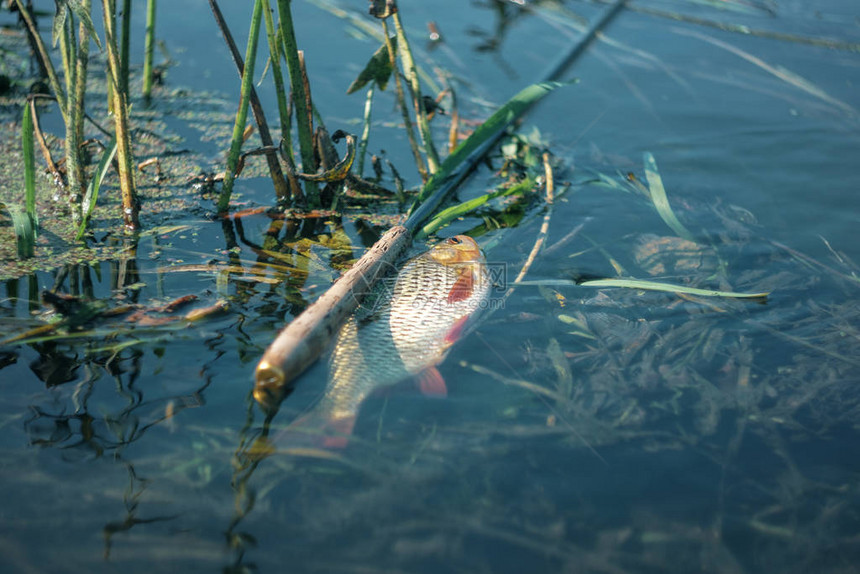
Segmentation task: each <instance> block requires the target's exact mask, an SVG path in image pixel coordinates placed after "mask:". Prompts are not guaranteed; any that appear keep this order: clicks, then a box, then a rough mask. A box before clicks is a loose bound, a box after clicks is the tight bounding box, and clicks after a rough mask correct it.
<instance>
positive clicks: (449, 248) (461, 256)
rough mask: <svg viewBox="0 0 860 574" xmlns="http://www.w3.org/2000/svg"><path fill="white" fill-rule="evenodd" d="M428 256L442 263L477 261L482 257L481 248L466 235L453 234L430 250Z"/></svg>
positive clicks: (453, 263) (454, 263)
mask: <svg viewBox="0 0 860 574" xmlns="http://www.w3.org/2000/svg"><path fill="white" fill-rule="evenodd" d="M430 258H431V259H433V261H435V262H436V263H441V264H442V265H456V264H458V263H478V262H481V261H482V260H483V258H484V255H483V253H481V248H480V247H478V244H477V243H476V242H475V240H474V239H472V238H471V237H469V236H468V235H455V236H454V237H449V238H448V239H446V240H445V241H443V242H442V243H439V244H438V245H436V246H435V247H433V249H431V250H430Z"/></svg>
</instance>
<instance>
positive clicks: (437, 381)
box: [418, 367, 448, 398]
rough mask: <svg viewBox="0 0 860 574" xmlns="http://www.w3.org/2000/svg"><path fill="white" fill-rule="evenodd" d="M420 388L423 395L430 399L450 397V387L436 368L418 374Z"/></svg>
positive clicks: (429, 368)
mask: <svg viewBox="0 0 860 574" xmlns="http://www.w3.org/2000/svg"><path fill="white" fill-rule="evenodd" d="M418 388H419V389H420V390H421V394H423V395H425V396H428V397H440V398H444V397H447V396H448V387H447V386H446V385H445V379H443V378H442V375H441V374H440V373H439V369H437V368H436V367H428V368H426V369H424V370H423V371H421V372H420V373H418Z"/></svg>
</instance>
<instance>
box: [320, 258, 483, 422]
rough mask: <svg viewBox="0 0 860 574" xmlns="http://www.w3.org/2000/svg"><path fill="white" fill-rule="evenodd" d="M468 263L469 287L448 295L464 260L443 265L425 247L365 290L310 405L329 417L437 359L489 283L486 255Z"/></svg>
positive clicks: (353, 411)
mask: <svg viewBox="0 0 860 574" xmlns="http://www.w3.org/2000/svg"><path fill="white" fill-rule="evenodd" d="M478 263H479V265H474V264H471V269H472V272H473V273H475V274H476V275H477V276H476V277H475V278H474V285H473V290H472V293H471V295H470V296H469V297H467V298H466V299H463V300H462V301H457V302H453V303H448V295H449V293H450V292H451V289H452V288H453V286H454V284H455V283H456V281H457V279H458V278H459V277H460V274H461V272H462V269H463V266H461V265H442V264H440V263H437V262H436V261H434V260H433V259H432V258H431V257H430V256H429V252H428V253H424V254H421V255H418V256H417V257H414V258H412V259H410V260H409V261H408V262H407V263H406V264H405V265H404V266H403V268H402V270H401V271H400V273H398V274H397V275H396V276H395V277H392V278H389V279H388V280H383V281H382V282H381V283H380V284H379V286H378V287H377V288H376V289H375V290H374V291H375V292H373V293H370V294H368V298H366V299H365V304H364V305H363V309H362V310H360V312H358V313H356V315H355V316H353V317H351V318H350V319H349V320H348V321H347V323H346V324H344V326H343V327H342V328H341V330H340V331H339V332H338V335H337V338H336V340H335V346H334V349H333V351H332V354H331V358H330V361H329V374H330V380H329V384H328V387H327V388H326V391H325V395H324V396H323V397H322V399H321V400H320V403H319V404H317V406H316V407H315V408H314V411H316V413H317V414H323V413H325V415H326V416H328V417H331V418H335V419H336V418H341V417H346V416H354V415H355V414H356V412H357V410H358V407H359V405H360V404H361V402H362V401H363V400H364V399H365V398H366V397H367V396H368V395H369V394H370V393H372V392H373V391H374V390H375V389H377V388H379V387H384V386H388V385H393V384H395V383H398V382H400V381H402V380H404V379H407V378H408V377H410V376H412V375H415V374H417V373H419V372H420V371H422V370H423V369H426V368H428V367H431V366H434V365H436V364H438V363H439V362H441V361H442V359H443V358H444V356H445V353H446V352H447V350H448V347H450V345H451V342H449V341H446V337H447V336H448V334H449V333H450V332H451V329H452V328H453V327H454V326H455V325H456V324H457V322H458V321H459V320H461V319H462V318H463V317H470V320H469V322H471V319H474V315H475V313H476V312H477V311H480V310H481V309H482V308H483V307H484V306H485V305H486V302H487V299H488V297H489V293H490V289H491V287H492V285H491V279H490V276H489V274H488V272H487V270H486V268H485V265H484V259H483V256H482V257H481V259H480V261H479V262H478Z"/></svg>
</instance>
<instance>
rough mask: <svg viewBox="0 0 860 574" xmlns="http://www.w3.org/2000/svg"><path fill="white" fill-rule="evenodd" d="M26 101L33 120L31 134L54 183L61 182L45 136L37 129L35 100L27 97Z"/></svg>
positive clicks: (60, 175)
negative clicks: (34, 135)
mask: <svg viewBox="0 0 860 574" xmlns="http://www.w3.org/2000/svg"><path fill="white" fill-rule="evenodd" d="M27 99H28V100H29V105H30V112H31V116H32V118H33V133H35V134H36V141H38V142H39V148H40V149H41V150H42V157H44V158H45V162H46V163H47V164H48V170H49V171H50V172H51V175H52V176H54V181H57V182H61V181H62V180H63V174H62V173H60V168H59V167H57V164H56V163H54V158H53V157H51V150H50V149H49V148H48V144H47V143H46V142H45V135H44V134H43V133H42V128H41V127H39V114H37V113H36V99H35V98H34V97H33V96H29V97H28V98H27Z"/></svg>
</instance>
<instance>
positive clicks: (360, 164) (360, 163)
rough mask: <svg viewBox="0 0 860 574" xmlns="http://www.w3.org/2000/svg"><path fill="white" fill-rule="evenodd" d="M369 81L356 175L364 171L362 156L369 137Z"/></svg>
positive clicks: (370, 107) (371, 92)
mask: <svg viewBox="0 0 860 574" xmlns="http://www.w3.org/2000/svg"><path fill="white" fill-rule="evenodd" d="M375 86H376V84H375V83H371V84H370V87H369V88H368V89H367V99H366V100H365V101H364V128H363V129H362V130H361V140H359V142H358V166H357V168H356V169H357V171H358V177H361V176H362V174H363V173H364V156H365V155H366V154H367V141H368V140H369V139H370V112H371V111H372V110H373V91H374V90H373V88H374V87H375Z"/></svg>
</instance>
